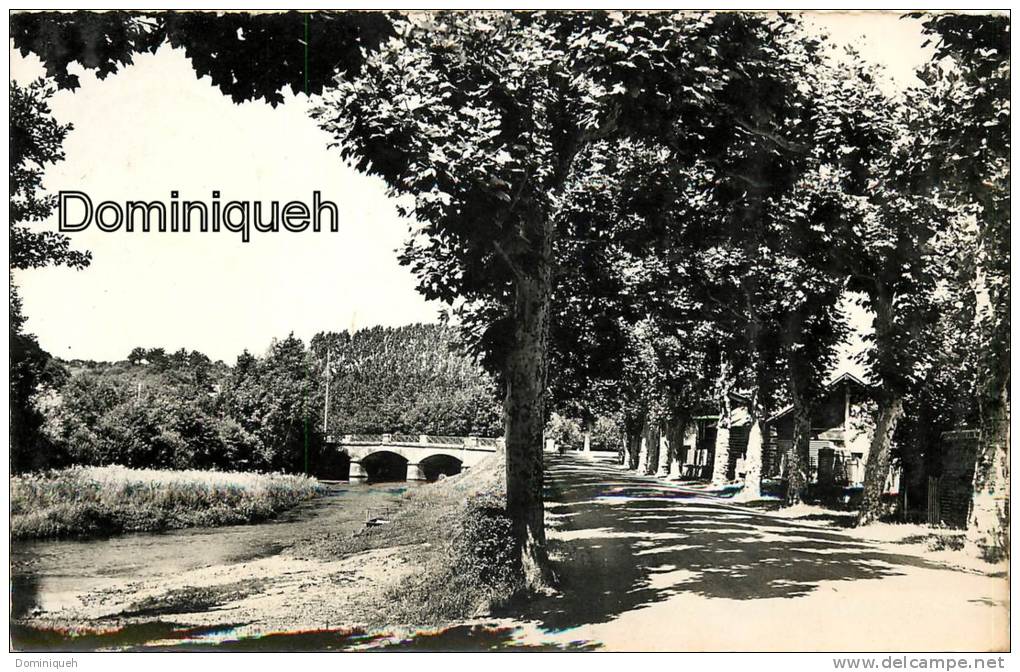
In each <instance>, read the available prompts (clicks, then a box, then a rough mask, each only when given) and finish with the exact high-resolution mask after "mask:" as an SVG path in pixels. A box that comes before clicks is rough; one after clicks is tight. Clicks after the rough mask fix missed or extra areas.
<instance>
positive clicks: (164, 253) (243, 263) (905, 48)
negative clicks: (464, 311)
mask: <svg viewBox="0 0 1020 672" xmlns="http://www.w3.org/2000/svg"><path fill="white" fill-rule="evenodd" d="M808 20H809V23H811V24H814V25H816V26H818V27H819V28H820V29H824V30H827V31H829V32H830V33H831V34H832V36H833V38H834V40H835V41H837V42H838V43H841V44H853V45H854V46H856V48H857V49H858V50H860V51H861V53H862V55H864V56H865V57H866V58H868V59H870V60H872V61H873V62H875V63H879V64H882V65H883V66H884V67H885V69H886V80H885V86H886V87H887V88H888V89H889V90H890V91H894V90H896V89H900V88H903V87H905V86H907V85H909V84H911V83H913V82H914V80H913V75H912V72H913V70H914V68H915V67H917V66H918V65H919V64H920V63H922V62H923V61H924V60H925V59H926V58H927V57H928V54H927V52H926V51H925V50H923V49H922V48H921V42H922V38H921V35H920V24H919V22H917V21H915V20H910V19H902V20H901V19H900V18H899V16H898V15H897V14H891V13H888V14H887V13H870V14H867V15H865V14H863V13H860V12H857V13H850V12H820V13H814V14H812V15H811V17H810V18H809V19H808ZM134 58H135V64H134V65H131V66H128V67H126V68H123V69H122V70H121V71H120V72H119V73H117V74H115V75H111V76H109V77H107V79H106V80H98V79H96V78H95V77H94V76H93V75H91V74H89V73H85V72H83V71H81V70H77V71H75V70H72V72H76V74H79V76H80V78H81V82H82V86H81V87H80V88H79V89H78V90H77V91H74V92H70V91H61V92H58V93H57V94H56V95H55V96H54V97H53V99H52V101H51V107H52V111H53V115H54V116H55V117H56V119H58V120H59V121H61V122H62V123H67V122H70V123H71V124H73V126H74V130H72V131H71V132H70V133H69V134H68V136H67V139H66V141H65V144H64V150H65V154H66V160H64V161H62V162H60V163H58V164H56V165H54V166H51V167H49V168H48V169H47V171H46V174H45V178H44V188H45V189H46V190H48V191H50V192H52V193H56V192H57V191H59V190H77V191H83V192H85V193H87V194H88V195H89V196H90V197H91V198H92V200H93V201H94V202H96V203H98V202H99V201H102V200H111V201H115V202H119V203H123V202H124V201H127V200H162V201H164V202H165V201H168V200H169V198H170V191H171V190H178V191H179V192H180V197H181V198H182V199H187V198H192V199H196V200H206V201H208V200H209V199H210V197H211V192H212V190H214V189H217V190H219V191H220V192H221V200H222V201H224V202H225V201H227V200H230V199H239V200H262V201H270V200H273V199H277V200H280V201H289V200H303V201H306V202H310V201H311V198H312V191H313V190H316V189H317V190H320V191H321V192H322V195H323V198H328V199H330V200H332V201H334V202H336V203H337V204H338V206H339V209H340V220H341V221H340V230H339V232H337V233H331V232H328V231H325V232H321V233H312V232H303V233H290V232H280V233H255V234H253V239H252V241H251V242H249V243H242V242H241V241H240V237H239V235H238V234H235V233H231V232H221V233H218V234H215V233H198V232H194V231H193V232H191V233H177V234H174V233H157V232H150V233H143V232H135V233H126V232H123V231H119V232H116V233H104V232H101V231H98V230H96V228H95V227H94V226H93V227H90V228H89V229H88V230H86V231H84V232H80V233H74V234H71V237H72V245H73V246H74V247H76V248H79V249H87V250H90V251H91V252H92V255H93V260H92V265H91V266H90V267H89V268H87V269H86V270H84V271H74V270H70V269H66V268H55V267H49V268H44V269H36V270H31V271H24V272H19V273H17V274H16V275H15V282H16V284H17V285H18V286H19V290H20V292H21V295H22V298H23V301H24V309H25V313H26V314H27V315H28V323H27V330H28V331H29V332H31V333H34V334H36V335H37V337H38V339H39V342H40V345H42V347H43V348H44V349H46V350H48V351H49V352H51V353H52V354H54V355H57V356H60V357H63V358H65V359H73V358H81V359H97V360H119V359H124V358H125V357H126V356H127V354H128V352H130V351H131V349H132V348H134V347H136V346H142V347H164V348H166V349H168V350H176V349H179V348H181V347H184V348H187V349H189V350H191V349H195V350H200V351H202V352H204V353H206V354H207V355H209V356H210V357H212V358H213V359H222V360H224V361H226V362H230V363H232V362H233V361H234V360H235V359H236V357H237V355H238V354H239V353H240V352H241V351H242V350H245V349H247V350H249V351H251V352H254V353H261V352H264V351H265V350H266V348H267V347H268V345H269V344H270V342H271V340H272V339H273V338H282V337H285V336H287V334H289V333H291V332H293V333H294V334H295V335H297V336H298V337H300V338H302V339H304V340H306V341H307V340H308V339H309V338H310V337H311V336H312V335H314V334H315V333H317V332H319V331H342V330H345V329H356V328H361V327H366V326H372V325H390V326H396V325H401V324H409V323H413V322H431V321H435V320H436V319H437V318H438V315H439V311H440V310H441V308H442V306H440V305H439V304H435V303H428V302H426V301H425V300H424V299H423V298H422V297H421V296H420V295H419V294H418V293H417V292H416V291H415V281H414V278H413V277H412V275H411V273H410V271H409V270H408V269H406V268H405V267H402V266H400V265H399V264H398V263H397V258H396V257H397V250H398V249H399V248H401V247H402V244H403V241H404V240H405V239H406V237H407V233H408V230H409V222H408V221H406V220H403V219H401V218H400V217H399V216H398V214H397V212H396V208H395V204H394V202H393V200H391V199H390V198H388V197H387V196H386V194H385V189H384V187H383V184H382V182H381V181H380V180H378V179H375V178H369V177H366V176H364V175H361V174H359V173H357V172H356V171H355V170H354V169H353V168H351V167H349V166H347V165H345V164H344V163H343V162H342V161H341V159H340V158H339V154H338V153H337V152H336V150H334V149H330V148H329V147H328V143H329V142H330V138H329V136H328V135H327V134H326V133H324V132H323V131H321V130H320V129H319V128H318V127H317V126H316V125H315V122H314V121H313V120H312V119H311V118H310V117H309V116H308V113H307V111H308V107H309V105H310V101H308V99H306V98H304V97H303V96H297V97H295V96H291V95H290V94H289V92H288V94H287V100H286V102H285V103H284V104H283V105H281V106H279V107H277V108H275V109H274V108H272V107H270V106H269V105H268V104H265V103H262V102H250V103H243V104H240V105H237V104H234V103H233V102H231V101H230V99H229V98H227V97H226V96H224V95H222V94H221V93H220V92H219V90H218V89H216V88H214V87H213V86H212V83H211V81H210V80H209V79H208V78H203V79H201V80H199V79H197V78H196V77H195V74H194V71H193V70H192V68H191V65H190V63H189V62H188V60H187V59H186V58H185V56H184V54H183V52H182V51H181V50H175V49H171V48H169V47H168V46H164V47H162V48H161V49H160V50H159V51H157V53H156V54H139V55H136V56H135V57H134ZM11 73H12V78H13V79H15V80H17V81H19V82H21V83H27V82H28V81H30V80H32V79H34V78H36V77H38V76H40V75H42V67H41V65H40V63H39V61H38V59H36V58H35V57H34V56H32V55H30V56H28V57H22V56H21V55H20V54H19V53H17V52H16V51H14V50H13V49H11ZM311 104H314V101H311ZM40 228H41V229H44V230H53V231H55V230H56V229H57V224H56V217H55V216H54V217H53V218H51V219H50V220H47V221H46V222H44V223H42V224H41V225H40ZM852 317H853V318H854V319H855V320H856V321H857V322H858V323H859V324H860V327H861V330H862V331H864V330H866V329H867V324H868V322H869V318H868V316H867V315H865V314H864V313H862V312H861V311H859V310H856V311H854V312H853V313H852ZM861 347H862V344H861V342H860V339H859V338H854V339H853V341H852V342H851V343H850V344H849V345H848V346H847V348H845V349H844V350H845V352H844V353H843V355H842V360H841V363H840V367H841V368H844V367H846V368H850V369H851V370H855V371H856V372H858V373H860V370H859V367H856V366H855V365H853V364H852V363H851V361H850V360H851V358H852V356H853V355H854V353H855V352H857V351H859V350H860V349H861Z"/></svg>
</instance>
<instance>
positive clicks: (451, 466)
mask: <svg viewBox="0 0 1020 672" xmlns="http://www.w3.org/2000/svg"><path fill="white" fill-rule="evenodd" d="M418 468H419V469H420V471H421V475H422V476H424V478H425V480H426V481H438V480H439V478H440V477H442V476H456V475H457V474H459V473H460V472H461V470H462V469H463V468H464V462H463V460H461V459H460V458H457V457H454V456H453V455H447V454H446V453H436V454H434V455H429V456H428V457H426V458H424V459H422V460H421V461H420V462H418Z"/></svg>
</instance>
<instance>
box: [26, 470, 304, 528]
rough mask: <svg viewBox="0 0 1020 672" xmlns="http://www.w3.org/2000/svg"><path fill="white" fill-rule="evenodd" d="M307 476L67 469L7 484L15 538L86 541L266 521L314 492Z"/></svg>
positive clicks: (30, 476) (32, 475)
mask: <svg viewBox="0 0 1020 672" xmlns="http://www.w3.org/2000/svg"><path fill="white" fill-rule="evenodd" d="M319 488H320V485H319V483H318V481H316V480H315V479H312V478H308V477H306V476H291V475H284V474H254V473H236V472H214V471H161V470H155V469H128V468H126V467H119V466H109V467H71V468H69V469H60V470H56V471H47V472H41V473H37V474H26V475H22V476H15V477H12V478H11V535H12V537H13V538H15V539H29V538H58V537H92V536H104V535H111V534H118V533H122V532H155V531H159V530H169V529H180V528H184V527H202V526H216V525H235V524H242V523H253V522H259V521H263V520H267V519H269V518H271V517H273V516H274V515H276V514H278V513H280V512H281V511H285V510H286V509H289V508H291V507H293V506H295V505H297V504H299V503H301V502H303V501H306V500H308V499H310V498H312V497H314V496H315V495H316V494H317V493H318V492H319Z"/></svg>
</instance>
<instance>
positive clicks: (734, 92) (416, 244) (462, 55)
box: [316, 12, 818, 585]
mask: <svg viewBox="0 0 1020 672" xmlns="http://www.w3.org/2000/svg"><path fill="white" fill-rule="evenodd" d="M395 32H396V36H395V37H394V38H392V39H391V40H389V41H388V42H385V43H384V44H383V45H382V46H381V47H380V49H379V51H378V52H375V53H372V54H369V55H368V57H367V59H366V62H365V64H364V69H363V72H362V73H361V74H360V75H359V76H357V77H354V78H352V79H349V80H338V82H337V84H336V86H335V88H334V89H333V90H331V91H329V92H327V99H326V105H325V106H324V107H323V108H322V109H320V110H318V111H317V112H316V118H317V119H318V120H319V121H320V124H321V125H322V126H323V128H324V129H326V130H327V131H329V132H331V133H332V134H333V135H334V137H335V138H336V142H337V144H338V145H339V148H340V151H341V154H342V155H343V156H344V157H345V158H347V159H349V160H352V161H354V162H355V165H356V166H357V167H358V168H359V169H361V170H363V171H366V172H371V173H374V174H378V175H380V176H382V177H383V179H384V180H385V181H386V183H387V184H388V185H389V187H390V189H391V190H392V191H393V192H394V193H397V194H409V195H411V196H413V197H414V199H415V200H414V208H413V211H411V212H413V215H414V217H415V219H416V220H417V221H418V222H419V223H420V227H419V230H418V232H417V235H416V237H415V240H414V241H412V244H411V245H410V246H409V248H408V250H407V252H406V253H405V255H404V261H405V263H408V264H410V265H411V266H412V268H413V269H414V271H415V272H416V273H417V275H418V276H419V279H420V289H421V290H422V291H423V292H424V293H425V294H426V296H428V297H429V298H433V299H441V300H445V301H447V302H451V303H453V302H455V301H456V302H459V303H460V305H463V306H467V307H468V308H477V309H478V310H479V311H480V312H484V314H486V315H488V316H489V324H490V325H495V324H496V323H497V321H498V322H499V324H500V325H502V328H501V331H502V332H503V338H502V342H503V343H504V344H506V355H505V357H504V360H503V365H502V367H501V368H502V371H503V374H504V382H505V384H506V386H507V400H506V423H507V433H506V440H507V486H508V500H507V507H508V512H509V514H510V517H511V519H512V520H513V521H514V534H515V537H516V538H517V539H518V541H519V542H520V543H521V546H522V558H523V566H524V568H525V572H526V574H527V576H528V579H529V582H530V583H531V585H538V584H541V583H543V581H544V579H543V577H542V574H543V571H542V567H543V566H544V536H545V535H544V528H543V515H542V453H541V430H542V427H543V424H544V417H545V401H546V400H545V393H546V382H547V376H546V374H547V370H548V362H549V359H548V352H549V332H550V326H551V325H550V322H551V319H552V317H553V313H552V305H553V304H552V302H553V287H554V277H555V266H556V262H557V256H556V249H557V241H558V240H559V238H560V229H559V226H558V225H559V224H560V223H561V221H562V220H561V218H560V214H561V212H562V206H563V198H564V194H566V193H568V192H569V191H570V190H571V189H578V188H580V189H584V190H586V191H588V192H589V193H595V192H597V191H598V189H599V187H600V186H601V185H600V184H599V183H598V182H593V181H591V180H585V179H584V178H585V173H584V171H579V170H578V168H579V165H580V160H579V157H583V156H585V155H586V153H587V152H588V151H590V150H591V148H592V147H594V146H595V145H596V144H597V143H599V142H600V141H604V140H610V139H619V138H626V137H633V138H646V139H648V140H649V141H650V142H654V143H655V144H656V149H658V150H661V153H660V157H661V161H662V162H663V163H665V164H667V165H668V164H671V163H674V162H675V163H677V164H679V165H683V166H690V165H692V164H693V163H694V162H695V161H696V160H700V161H702V162H704V163H707V164H708V165H709V166H711V167H712V168H713V170H714V171H715V172H716V174H717V175H719V176H720V177H723V178H724V182H725V185H726V186H727V187H728V188H733V189H737V188H746V187H747V186H748V185H750V186H751V187H754V185H755V184H756V183H758V182H759V181H760V179H759V178H760V176H761V175H768V176H769V179H770V182H769V185H770V186H772V187H780V186H781V185H782V182H783V181H784V180H789V179H790V178H789V175H790V171H789V169H788V167H789V161H788V160H789V157H790V156H791V155H792V154H796V153H797V152H798V151H799V150H798V148H797V142H796V141H795V140H794V141H791V140H790V139H788V138H786V137H784V134H787V133H789V132H790V131H791V129H792V124H790V125H787V123H786V122H787V119H788V114H787V113H788V112H789V111H790V110H791V109H793V108H794V107H795V106H796V105H810V102H811V100H810V91H806V92H805V91H801V90H799V89H798V87H797V85H796V82H797V76H798V75H799V74H800V72H801V71H802V70H803V69H804V68H807V67H810V66H811V63H812V62H813V61H817V60H818V55H817V49H818V44H817V43H813V44H812V43H810V42H809V41H806V40H803V39H800V37H801V36H800V35H799V34H798V32H797V26H796V22H795V21H793V20H792V19H790V18H789V17H772V16H764V15H744V14H693V13H691V14H654V15H637V14H613V13H590V14H583V15H581V14H576V13H543V12H533V13H527V12H515V13H442V14H435V15H428V16H411V17H405V18H401V19H399V20H397V21H396V22H395ZM749 73H753V76H752V74H749ZM752 83H753V85H754V86H755V87H758V90H760V91H761V92H762V96H760V97H758V96H751V97H748V96H747V86H749V85H752ZM758 142H761V143H765V144H768V145H769V146H770V147H771V148H772V150H773V151H772V154H771V155H770V160H769V161H768V162H765V163H762V164H759V165H756V166H754V167H753V172H752V173H751V174H749V173H748V167H747V165H745V164H744V162H743V160H742V159H743V157H742V155H741V153H740V151H739V148H740V147H743V146H746V145H748V144H749V143H758ZM794 172H795V171H794ZM589 175H590V174H589ZM411 212H409V214H411ZM510 329H512V332H511V333H507V332H509V330H510ZM493 340H496V339H493Z"/></svg>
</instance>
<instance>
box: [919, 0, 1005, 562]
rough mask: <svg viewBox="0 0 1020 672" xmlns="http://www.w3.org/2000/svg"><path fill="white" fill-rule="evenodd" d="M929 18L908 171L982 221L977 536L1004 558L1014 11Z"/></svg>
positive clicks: (977, 306)
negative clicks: (923, 114) (931, 49)
mask: <svg viewBox="0 0 1020 672" xmlns="http://www.w3.org/2000/svg"><path fill="white" fill-rule="evenodd" d="M915 16H916V15H915ZM924 19H925V21H924V30H925V32H926V34H927V35H928V36H929V38H930V40H932V41H934V42H935V43H936V46H935V54H934V57H933V60H932V62H931V63H930V64H929V65H928V66H927V67H926V68H924V69H923V71H922V72H921V74H920V76H921V78H922V80H923V81H924V82H925V84H926V89H927V93H928V96H929V97H928V99H927V101H928V106H927V107H928V109H929V110H930V114H928V116H927V118H926V121H927V123H926V124H925V125H924V126H923V127H922V129H921V131H920V132H919V134H918V135H919V137H920V142H921V147H922V149H923V153H921V154H919V155H916V156H913V157H911V161H910V162H909V163H908V164H907V165H906V167H905V172H906V173H907V175H908V176H909V178H910V179H911V186H912V187H913V189H914V190H915V191H922V192H924V191H926V190H927V191H928V193H932V194H933V195H936V194H937V196H938V197H939V198H941V199H943V200H944V201H946V202H948V204H950V205H952V206H954V207H955V208H957V209H958V210H959V211H960V212H962V213H964V214H966V215H969V216H971V217H973V218H974V222H975V223H976V230H977V235H976V241H975V244H974V246H973V247H972V248H971V249H972V261H971V264H970V269H971V272H970V274H969V275H970V277H969V282H968V283H966V284H967V286H969V287H970V288H971V292H972V295H973V298H972V299H971V301H972V303H973V305H974V312H973V320H972V321H971V323H970V324H969V325H962V324H961V325H959V326H960V327H961V328H965V329H967V330H969V331H972V333H974V335H975V336H976V338H975V348H974V352H973V356H972V358H971V361H973V362H974V365H975V367H976V369H977V373H978V381H979V382H978V386H977V390H976V391H977V405H978V409H979V410H978V415H979V418H980V425H981V442H980V447H979V450H978V455H977V460H976V465H975V473H974V499H973V503H972V507H971V509H972V510H971V515H970V521H969V523H968V542H969V543H970V544H971V546H972V547H974V548H976V549H978V550H979V551H981V553H982V554H984V555H985V556H986V557H989V558H992V559H995V558H999V557H1004V556H1005V555H1007V554H1008V549H1009V495H1008V489H1009V485H1008V483H1009V414H1010V411H1009V406H1010V401H1009V381H1010V318H1009V305H1010V303H1009V302H1010V269H1009V265H1010V254H1009V250H1010V215H1009V213H1010V209H1009V204H1010V190H1009V182H1010V163H1009V161H1010V110H1009V100H1010V95H1009V91H1010V65H1009V57H1010V26H1009V17H1008V16H1005V15H1000V14H994V15H983V16H979V15H965V14H934V15H927V16H924Z"/></svg>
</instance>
